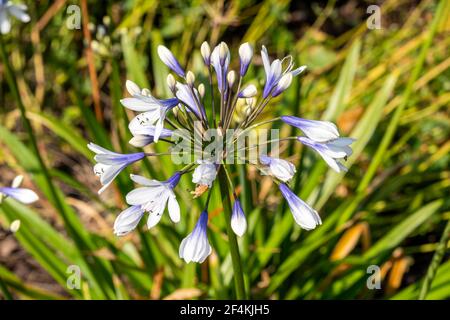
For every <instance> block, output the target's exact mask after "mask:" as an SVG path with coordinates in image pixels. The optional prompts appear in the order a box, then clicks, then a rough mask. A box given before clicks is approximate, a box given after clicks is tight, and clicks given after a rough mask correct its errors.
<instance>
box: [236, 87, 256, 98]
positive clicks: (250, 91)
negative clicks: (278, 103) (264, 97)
mask: <svg viewBox="0 0 450 320" xmlns="http://www.w3.org/2000/svg"><path fill="white" fill-rule="evenodd" d="M257 93H258V90H256V87H255V86H254V85H253V84H251V85H248V86H247V87H245V88H244V90H242V91H241V92H239V95H238V96H239V98H252V97H254V96H256V94H257Z"/></svg>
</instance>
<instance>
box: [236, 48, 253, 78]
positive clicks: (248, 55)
mask: <svg viewBox="0 0 450 320" xmlns="http://www.w3.org/2000/svg"><path fill="white" fill-rule="evenodd" d="M252 57H253V48H252V46H251V45H250V44H249V43H248V42H246V43H243V44H241V46H240V47H239V60H240V70H239V74H240V76H241V77H243V76H244V75H245V74H246V73H247V70H248V66H249V65H250V62H251V61H252Z"/></svg>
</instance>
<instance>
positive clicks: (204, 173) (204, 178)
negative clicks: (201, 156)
mask: <svg viewBox="0 0 450 320" xmlns="http://www.w3.org/2000/svg"><path fill="white" fill-rule="evenodd" d="M216 176H217V167H216V165H215V164H214V163H212V162H210V161H206V160H204V161H200V165H199V166H197V168H195V170H194V173H193V174H192V182H194V183H197V184H200V185H207V186H208V187H209V188H211V185H212V183H213V182H214V180H216Z"/></svg>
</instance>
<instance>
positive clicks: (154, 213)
mask: <svg viewBox="0 0 450 320" xmlns="http://www.w3.org/2000/svg"><path fill="white" fill-rule="evenodd" d="M180 177H181V173H180V172H176V173H175V174H174V175H173V176H172V177H170V178H169V179H168V180H166V181H157V180H150V179H147V178H144V177H142V176H138V175H134V174H132V175H131V179H132V180H133V181H134V182H136V183H138V184H140V185H143V186H144V187H141V188H137V189H134V190H133V191H131V192H129V193H128V194H127V196H126V200H127V203H128V204H130V205H133V206H140V208H141V209H142V210H144V211H146V212H149V216H148V220H147V227H148V228H149V229H150V228H152V227H154V226H155V225H157V224H158V222H159V221H160V220H161V217H162V214H163V213H164V210H165V208H166V206H167V207H168V211H169V216H170V219H171V220H172V221H173V222H175V223H177V222H179V221H180V206H179V204H178V201H177V198H176V195H175V193H174V192H173V189H174V188H175V187H176V185H177V184H178V182H179V181H180Z"/></svg>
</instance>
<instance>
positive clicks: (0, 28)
mask: <svg viewBox="0 0 450 320" xmlns="http://www.w3.org/2000/svg"><path fill="white" fill-rule="evenodd" d="M27 9H28V8H27V6H26V5H24V4H13V3H12V2H11V1H5V0H1V1H0V32H1V33H2V34H7V33H9V31H10V30H11V22H10V21H9V16H14V17H16V18H17V19H19V20H20V21H22V22H24V23H27V22H29V21H30V16H29V15H28V14H27V13H26V11H27Z"/></svg>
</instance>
